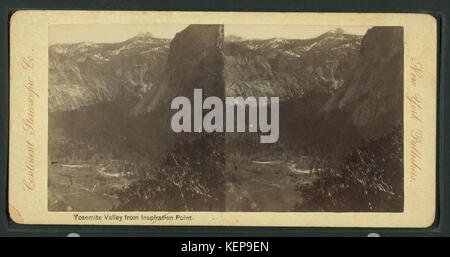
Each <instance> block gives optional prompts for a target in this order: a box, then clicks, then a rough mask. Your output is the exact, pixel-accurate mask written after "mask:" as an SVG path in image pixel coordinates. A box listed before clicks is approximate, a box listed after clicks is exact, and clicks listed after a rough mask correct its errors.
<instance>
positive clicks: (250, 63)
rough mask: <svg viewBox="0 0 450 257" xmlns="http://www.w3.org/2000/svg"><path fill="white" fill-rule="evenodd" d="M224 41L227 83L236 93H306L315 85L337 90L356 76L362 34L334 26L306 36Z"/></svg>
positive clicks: (228, 91)
mask: <svg viewBox="0 0 450 257" xmlns="http://www.w3.org/2000/svg"><path fill="white" fill-rule="evenodd" d="M227 39H228V40H229V41H226V42H225V49H224V55H225V70H224V78H225V87H226V94H227V95H231V96H279V97H281V99H289V98H291V97H301V96H304V95H305V93H307V92H308V91H311V90H321V91H323V92H328V93H333V92H334V91H335V90H336V89H337V88H339V87H341V86H342V84H343V83H344V81H346V80H347V79H348V78H349V77H350V76H351V70H352V69H354V68H355V65H356V60H357V55H358V52H359V48H360V41H361V37H360V36H355V35H347V34H344V33H342V31H330V32H327V33H325V34H323V35H321V36H319V37H317V38H313V39H307V40H288V39H278V38H274V39H268V40H246V41H242V40H236V37H230V36H229V37H227Z"/></svg>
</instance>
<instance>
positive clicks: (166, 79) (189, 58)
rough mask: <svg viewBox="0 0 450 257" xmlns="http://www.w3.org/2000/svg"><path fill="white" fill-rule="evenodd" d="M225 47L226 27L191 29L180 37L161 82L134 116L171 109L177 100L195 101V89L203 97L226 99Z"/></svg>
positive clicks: (171, 46) (184, 31)
mask: <svg viewBox="0 0 450 257" xmlns="http://www.w3.org/2000/svg"><path fill="white" fill-rule="evenodd" d="M222 45H223V25H190V26H188V27H187V28H186V29H185V30H183V31H181V32H179V33H177V35H176V36H175V37H174V39H173V40H172V43H171V45H170V52H169V56H168V59H167V65H166V67H165V70H164V72H163V75H162V80H161V82H160V83H159V84H157V85H156V86H155V87H153V88H151V89H150V90H149V92H148V93H147V94H146V96H145V97H144V98H143V99H142V101H140V102H139V103H138V104H137V105H136V108H135V111H134V114H140V113H146V112H151V111H153V110H156V109H158V108H160V107H162V108H166V109H170V103H171V101H172V100H173V98H175V97H177V96H186V97H188V98H189V99H192V97H193V93H194V88H201V89H202V90H203V96H204V97H206V96H217V97H223V96H224V82H223V77H222V70H223V56H222Z"/></svg>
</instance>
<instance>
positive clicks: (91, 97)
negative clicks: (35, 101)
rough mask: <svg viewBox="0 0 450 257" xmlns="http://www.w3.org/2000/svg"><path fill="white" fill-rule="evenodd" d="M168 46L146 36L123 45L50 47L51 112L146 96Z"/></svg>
mask: <svg viewBox="0 0 450 257" xmlns="http://www.w3.org/2000/svg"><path fill="white" fill-rule="evenodd" d="M169 43H170V40H167V39H158V38H153V37H152V36H151V35H150V34H143V35H139V36H136V37H134V38H131V39H129V40H126V41H124V42H121V43H113V44H97V43H89V42H83V43H77V44H57V45H52V46H50V47H49V78H48V79H49V109H50V111H51V112H54V111H70V110H75V109H78V108H79V107H82V106H88V105H92V104H96V103H100V102H105V101H111V100H113V99H115V98H116V97H117V96H119V95H131V96H136V97H140V96H142V95H144V94H145V93H146V92H147V91H148V90H149V89H150V88H151V87H153V85H154V84H155V83H156V82H157V81H158V79H159V75H160V73H161V70H162V67H164V64H165V62H166V58H167V54H168V49H169Z"/></svg>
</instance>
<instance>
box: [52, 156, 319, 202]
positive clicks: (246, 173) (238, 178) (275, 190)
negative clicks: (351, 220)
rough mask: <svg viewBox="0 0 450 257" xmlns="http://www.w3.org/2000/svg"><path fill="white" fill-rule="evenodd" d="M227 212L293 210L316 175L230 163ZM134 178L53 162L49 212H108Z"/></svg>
mask: <svg viewBox="0 0 450 257" xmlns="http://www.w3.org/2000/svg"><path fill="white" fill-rule="evenodd" d="M225 177H226V180H227V182H226V193H225V195H226V211H293V210H294V208H295V206H296V204H298V203H301V201H302V198H301V195H300V194H299V192H298V191H297V190H296V188H297V186H298V185H301V184H304V183H310V182H311V181H312V180H313V179H314V177H315V176H314V175H310V174H309V173H307V172H296V171H295V170H294V171H293V170H291V169H289V168H288V166H287V165H286V163H284V162H281V161H275V162H272V161H250V160H246V161H240V162H229V163H227V165H226V170H225ZM130 182H131V180H130V179H129V178H128V177H127V176H126V175H124V174H123V173H120V172H118V171H108V170H105V168H104V166H102V165H93V164H59V163H58V164H53V165H49V182H48V183H49V198H48V201H49V202H48V207H49V211H107V210H112V209H113V208H114V207H115V206H117V205H118V204H119V199H118V197H117V196H116V192H117V190H119V189H122V188H125V187H126V186H128V185H129V184H130Z"/></svg>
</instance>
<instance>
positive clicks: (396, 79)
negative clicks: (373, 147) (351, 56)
mask: <svg viewBox="0 0 450 257" xmlns="http://www.w3.org/2000/svg"><path fill="white" fill-rule="evenodd" d="M402 103H403V28H402V27H374V28H372V29H370V30H368V32H367V34H366V35H365V36H364V38H363V40H362V43H361V49H360V51H359V58H358V60H357V68H356V69H355V70H354V72H353V76H352V77H351V80H349V81H347V82H345V84H344V85H343V86H342V87H341V88H340V89H339V90H338V91H337V92H336V93H335V94H334V95H333V96H332V97H331V98H330V99H329V101H328V102H327V103H326V104H325V106H324V110H325V111H331V110H335V109H341V110H344V109H347V110H350V111H349V112H350V113H351V117H349V120H350V122H352V123H353V124H354V125H356V126H358V127H373V128H376V127H379V126H383V127H389V125H396V124H398V123H400V122H401V121H402V117H403V104H402ZM381 122H382V123H383V124H380V123H381Z"/></svg>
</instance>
